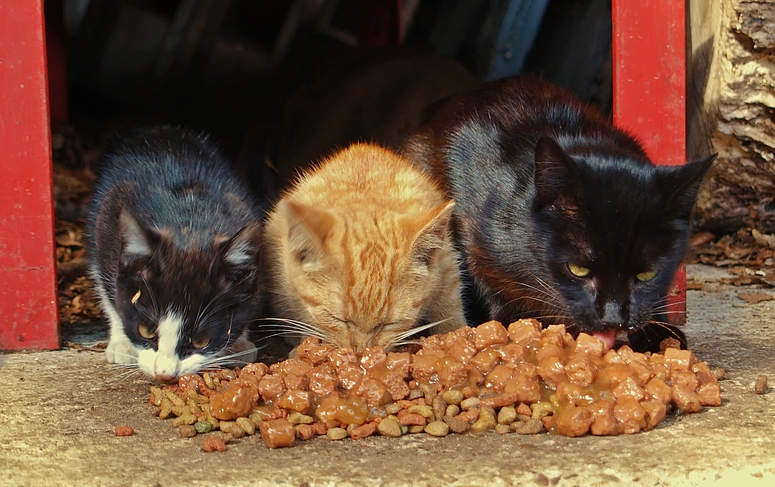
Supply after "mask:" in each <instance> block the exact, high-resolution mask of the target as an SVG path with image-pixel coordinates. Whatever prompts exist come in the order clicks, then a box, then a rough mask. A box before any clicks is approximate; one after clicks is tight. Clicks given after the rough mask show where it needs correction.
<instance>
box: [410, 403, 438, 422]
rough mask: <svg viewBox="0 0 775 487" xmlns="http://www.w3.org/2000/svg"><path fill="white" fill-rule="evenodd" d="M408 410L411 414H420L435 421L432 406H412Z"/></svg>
mask: <svg viewBox="0 0 775 487" xmlns="http://www.w3.org/2000/svg"><path fill="white" fill-rule="evenodd" d="M407 411H409V413H410V414H419V415H420V416H422V417H423V418H425V419H426V420H428V421H433V420H432V419H431V418H432V417H433V408H432V407H430V406H420V405H415V406H410V407H409V409H407Z"/></svg>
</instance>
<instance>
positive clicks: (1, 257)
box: [0, 0, 59, 350]
mask: <svg viewBox="0 0 775 487" xmlns="http://www.w3.org/2000/svg"><path fill="white" fill-rule="evenodd" d="M44 28H45V27H44V20H43V1H42V0H3V1H2V2H0V167H1V168H2V177H0V296H2V297H0V349H5V350H8V349H22V348H32V349H54V348H58V347H59V318H58V315H59V313H58V306H57V289H56V257H55V255H54V252H55V248H54V212H53V194H52V175H51V171H52V166H51V133H50V129H49V116H48V93H47V85H46V42H45V35H44Z"/></svg>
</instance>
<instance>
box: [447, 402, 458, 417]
mask: <svg viewBox="0 0 775 487" xmlns="http://www.w3.org/2000/svg"><path fill="white" fill-rule="evenodd" d="M458 414H460V406H457V405H455V404H450V405H449V406H447V410H446V411H444V416H452V417H454V416H457V415H458Z"/></svg>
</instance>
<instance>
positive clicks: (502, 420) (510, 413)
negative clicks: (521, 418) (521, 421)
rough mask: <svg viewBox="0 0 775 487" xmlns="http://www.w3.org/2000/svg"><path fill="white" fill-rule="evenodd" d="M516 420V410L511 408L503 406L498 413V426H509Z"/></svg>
mask: <svg viewBox="0 0 775 487" xmlns="http://www.w3.org/2000/svg"><path fill="white" fill-rule="evenodd" d="M516 419H517V410H516V409H514V407H513V406H504V407H502V408H501V410H500V411H498V424H507V425H508V424H511V423H513V422H514V421H516Z"/></svg>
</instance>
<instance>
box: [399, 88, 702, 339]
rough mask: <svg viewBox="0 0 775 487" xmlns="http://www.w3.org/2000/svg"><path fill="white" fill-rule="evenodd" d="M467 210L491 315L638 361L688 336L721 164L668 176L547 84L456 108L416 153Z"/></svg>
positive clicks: (478, 285)
mask: <svg viewBox="0 0 775 487" xmlns="http://www.w3.org/2000/svg"><path fill="white" fill-rule="evenodd" d="M403 152H404V154H405V155H406V156H408V157H409V158H410V159H412V160H414V161H415V162H416V163H417V164H418V165H420V166H422V167H424V168H425V169H426V170H427V171H429V172H430V173H432V174H434V175H436V177H437V178H439V179H440V180H441V181H442V183H443V184H444V185H445V188H446V191H447V192H448V196H449V197H450V198H454V200H455V203H456V204H455V214H454V225H455V231H456V235H457V239H458V244H459V246H460V247H461V250H462V251H463V254H464V266H465V271H466V273H467V275H468V276H469V278H470V280H471V281H472V283H473V286H472V287H473V291H474V292H475V294H476V296H475V297H474V298H475V300H477V301H478V303H479V304H481V305H482V307H483V314H482V315H476V313H475V312H474V313H472V314H471V319H472V320H481V319H483V318H493V319H497V320H500V321H502V322H504V323H509V322H511V321H513V320H515V319H517V318H523V317H535V318H538V319H540V320H541V321H542V322H543V323H545V324H550V323H566V324H567V325H568V326H569V331H572V332H575V333H578V332H582V331H583V332H586V333H589V334H594V335H596V336H598V337H600V338H602V339H603V340H604V341H605V342H606V343H607V344H608V346H609V347H612V346H614V344H615V340H616V342H617V343H629V344H630V345H631V346H632V347H633V348H634V349H636V350H638V351H646V350H657V349H658V348H659V342H660V341H661V339H662V338H665V337H667V336H675V337H676V338H678V339H680V340H681V341H682V342H683V343H684V345H685V338H684V336H683V334H682V333H681V332H680V331H679V330H677V329H674V328H673V327H670V326H668V325H667V324H666V323H665V322H666V318H665V313H666V309H667V307H666V295H667V293H668V289H669V286H670V283H671V281H672V279H673V277H674V274H675V272H676V270H677V268H678V266H679V265H680V264H681V261H682V259H683V257H684V254H685V252H686V250H687V245H688V244H687V240H688V235H689V227H690V224H689V220H690V214H691V211H692V207H693V206H694V201H695V196H696V193H697V189H698V186H699V184H700V182H701V180H702V178H703V175H704V174H705V173H706V171H707V170H708V168H709V167H710V165H711V163H712V161H713V159H714V158H715V156H711V157H707V158H705V159H702V160H698V161H695V162H690V163H688V164H685V165H683V166H673V167H670V166H656V165H654V164H652V162H651V161H649V159H648V158H647V156H646V154H645V153H644V151H643V149H642V148H641V146H640V144H639V143H638V142H636V141H635V139H634V138H633V137H631V136H629V135H628V134H626V133H625V132H623V131H621V130H618V129H616V128H614V127H613V126H612V125H611V124H610V123H609V122H608V121H607V120H606V119H605V118H604V117H603V116H602V115H601V114H600V113H599V112H598V111H597V110H595V109H593V108H592V107H589V106H586V105H584V104H583V103H581V102H580V101H578V100H577V99H576V98H574V97H573V96H572V95H571V94H570V93H569V92H567V91H565V90H563V89H560V88H558V87H555V86H553V85H551V84H549V83H548V82H545V81H543V80H541V79H539V78H536V77H513V78H508V79H503V80H499V81H495V82H491V83H486V84H483V85H481V86H480V87H479V88H476V89H474V90H472V91H469V92H467V93H464V94H461V95H459V96H456V97H452V98H451V99H449V100H448V101H447V102H446V103H443V104H441V105H440V106H439V107H437V108H436V110H435V112H434V113H433V114H432V115H431V117H430V118H429V120H428V121H427V122H426V123H425V124H424V125H423V126H422V127H421V128H420V129H419V131H418V132H417V133H416V134H415V135H414V136H413V137H412V138H411V139H410V140H409V141H407V143H406V144H405V145H404V147H403Z"/></svg>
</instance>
